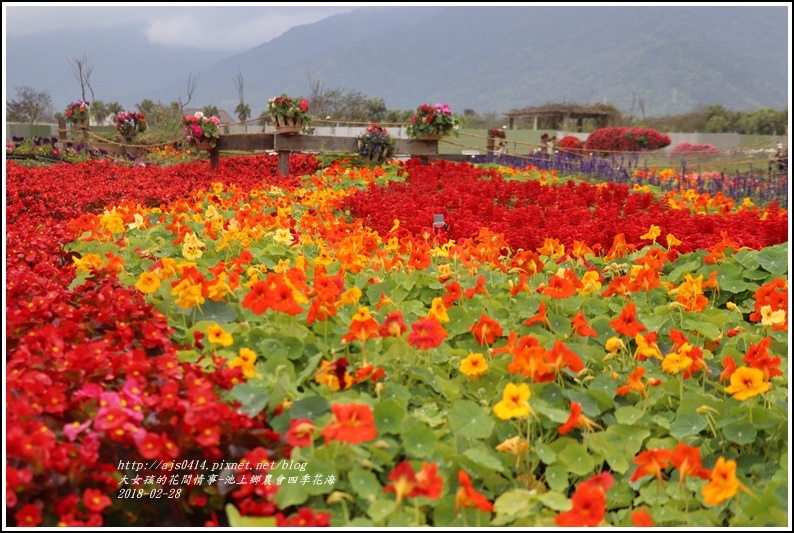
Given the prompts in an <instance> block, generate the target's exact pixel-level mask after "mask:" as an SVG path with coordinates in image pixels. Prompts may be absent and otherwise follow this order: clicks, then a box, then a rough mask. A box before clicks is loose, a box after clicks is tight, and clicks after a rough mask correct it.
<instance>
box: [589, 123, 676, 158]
mask: <svg viewBox="0 0 794 533" xmlns="http://www.w3.org/2000/svg"><path fill="white" fill-rule="evenodd" d="M670 142H671V141H670V137H668V136H667V135H664V134H662V133H659V132H658V131H656V130H652V129H649V128H601V129H600V130H596V131H594V132H593V133H591V134H590V136H589V137H588V138H587V141H586V142H585V144H584V147H585V149H586V150H589V151H593V152H601V153H607V152H643V151H649V150H659V149H660V148H664V147H665V146H669V145H670Z"/></svg>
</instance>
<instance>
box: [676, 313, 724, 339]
mask: <svg viewBox="0 0 794 533" xmlns="http://www.w3.org/2000/svg"><path fill="white" fill-rule="evenodd" d="M683 326H684V328H685V329H688V330H692V331H697V332H698V333H700V334H701V335H703V336H704V337H705V338H706V339H708V340H710V341H713V340H715V339H716V338H717V337H719V336H720V335H722V331H720V328H718V327H717V326H715V325H714V324H711V323H709V322H704V321H703V319H702V318H685V319H684V320H683Z"/></svg>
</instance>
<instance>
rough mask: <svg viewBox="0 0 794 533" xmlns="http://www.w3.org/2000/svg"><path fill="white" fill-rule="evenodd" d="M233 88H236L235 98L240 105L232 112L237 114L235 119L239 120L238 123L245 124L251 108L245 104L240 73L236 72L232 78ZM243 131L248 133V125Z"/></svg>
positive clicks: (241, 74)
mask: <svg viewBox="0 0 794 533" xmlns="http://www.w3.org/2000/svg"><path fill="white" fill-rule="evenodd" d="M234 86H235V87H237V96H238V97H239V98H240V103H239V104H237V107H235V108H234V112H235V113H237V118H238V119H240V122H245V121H246V120H247V119H248V117H250V116H251V108H250V107H249V106H248V104H246V103H245V96H244V94H243V89H244V83H243V73H242V72H238V73H237V75H236V76H235V77H234ZM245 131H246V132H247V131H248V125H246V126H245Z"/></svg>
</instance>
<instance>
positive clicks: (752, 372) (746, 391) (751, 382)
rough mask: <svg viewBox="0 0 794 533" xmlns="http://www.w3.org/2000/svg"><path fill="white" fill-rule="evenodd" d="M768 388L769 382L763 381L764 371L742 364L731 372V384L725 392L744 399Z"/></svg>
mask: <svg viewBox="0 0 794 533" xmlns="http://www.w3.org/2000/svg"><path fill="white" fill-rule="evenodd" d="M768 390H769V383H768V382H766V381H764V373H763V372H762V371H761V370H758V369H757V368H750V367H746V366H743V367H741V368H737V369H736V371H735V372H734V373H733V374H731V385H730V386H729V387H725V392H727V393H729V394H733V397H734V398H736V399H737V400H746V399H747V398H752V397H753V396H757V395H759V394H763V393H764V392H766V391H768Z"/></svg>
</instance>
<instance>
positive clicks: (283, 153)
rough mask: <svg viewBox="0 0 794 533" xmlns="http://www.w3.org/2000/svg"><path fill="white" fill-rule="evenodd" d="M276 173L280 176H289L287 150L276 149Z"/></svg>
mask: <svg viewBox="0 0 794 533" xmlns="http://www.w3.org/2000/svg"><path fill="white" fill-rule="evenodd" d="M278 173H279V174H281V175H282V176H289V151H287V150H279V151H278Z"/></svg>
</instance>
